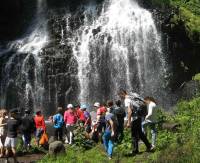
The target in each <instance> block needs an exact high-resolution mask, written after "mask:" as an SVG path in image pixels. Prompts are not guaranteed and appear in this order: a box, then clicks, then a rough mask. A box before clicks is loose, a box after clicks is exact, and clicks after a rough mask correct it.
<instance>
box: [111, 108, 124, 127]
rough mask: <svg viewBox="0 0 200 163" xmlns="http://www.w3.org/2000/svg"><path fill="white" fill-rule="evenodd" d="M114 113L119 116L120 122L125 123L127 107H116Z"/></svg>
mask: <svg viewBox="0 0 200 163" xmlns="http://www.w3.org/2000/svg"><path fill="white" fill-rule="evenodd" d="M114 114H115V115H116V117H117V120H118V123H123V121H124V117H125V116H126V112H125V109H124V108H122V107H116V108H115V109H114Z"/></svg>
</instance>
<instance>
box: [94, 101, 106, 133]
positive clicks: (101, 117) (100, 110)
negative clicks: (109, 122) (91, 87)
mask: <svg viewBox="0 0 200 163" xmlns="http://www.w3.org/2000/svg"><path fill="white" fill-rule="evenodd" d="M94 107H95V109H96V110H97V130H98V133H99V135H100V136H101V134H102V132H103V131H104V130H105V128H106V122H105V114H106V107H105V106H100V103H99V102H95V103H94Z"/></svg>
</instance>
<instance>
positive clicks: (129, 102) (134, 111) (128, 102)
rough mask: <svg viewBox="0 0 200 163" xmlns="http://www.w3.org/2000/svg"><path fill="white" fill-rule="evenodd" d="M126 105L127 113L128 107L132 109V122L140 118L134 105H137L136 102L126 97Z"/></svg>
mask: <svg viewBox="0 0 200 163" xmlns="http://www.w3.org/2000/svg"><path fill="white" fill-rule="evenodd" d="M124 105H125V107H126V112H128V107H131V109H132V119H131V120H132V121H134V120H136V119H137V118H138V115H137V111H136V109H135V108H133V105H135V103H134V101H133V100H131V98H130V97H128V96H127V97H126V98H125V100H124Z"/></svg>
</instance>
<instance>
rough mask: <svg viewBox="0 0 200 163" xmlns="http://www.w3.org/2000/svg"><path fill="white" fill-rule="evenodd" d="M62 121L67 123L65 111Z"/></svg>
mask: <svg viewBox="0 0 200 163" xmlns="http://www.w3.org/2000/svg"><path fill="white" fill-rule="evenodd" d="M64 122H65V123H67V112H66V111H65V113H64Z"/></svg>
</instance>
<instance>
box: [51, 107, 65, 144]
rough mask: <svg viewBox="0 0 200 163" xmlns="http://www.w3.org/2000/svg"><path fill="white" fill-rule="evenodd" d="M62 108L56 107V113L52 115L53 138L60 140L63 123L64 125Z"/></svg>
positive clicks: (61, 138)
mask: <svg viewBox="0 0 200 163" xmlns="http://www.w3.org/2000/svg"><path fill="white" fill-rule="evenodd" d="M62 113H63V108H62V107H58V110H57V114H55V115H54V116H53V122H54V126H53V127H54V139H55V140H59V141H62V140H63V125H64V118H63V115H62Z"/></svg>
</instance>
